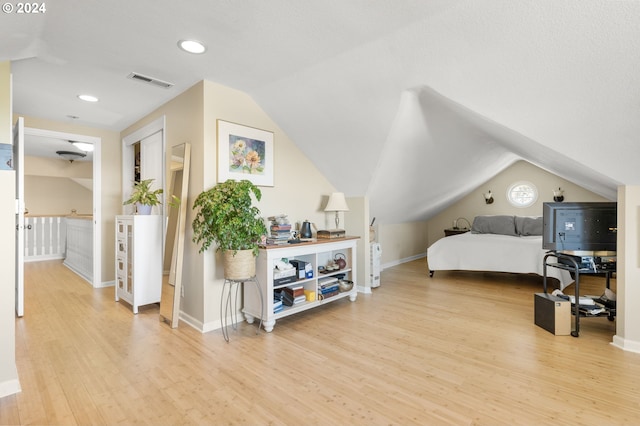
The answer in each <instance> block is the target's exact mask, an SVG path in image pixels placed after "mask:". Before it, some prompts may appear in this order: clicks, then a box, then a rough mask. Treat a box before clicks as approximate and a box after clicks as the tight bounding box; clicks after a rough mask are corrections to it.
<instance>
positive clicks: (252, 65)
mask: <svg viewBox="0 0 640 426" xmlns="http://www.w3.org/2000/svg"><path fill="white" fill-rule="evenodd" d="M639 24H640V2H639V1H635V0H634V1H608V0H580V1H578V0H414V1H408V0H403V1H401V2H390V1H388V0H357V1H356V0H327V1H322V2H320V1H309V0H306V1H297V2H292V1H288V0H270V1H264V0H244V1H241V2H240V1H237V2H231V1H213V2H212V1H208V0H192V1H189V2H176V1H168V0H163V1H154V0H137V1H135V2H134V1H125V0H111V1H108V2H97V1H83V2H77V1H71V0H58V1H56V2H55V3H53V2H51V3H47V11H46V13H45V14H41V15H38V16H36V15H31V16H25V15H22V16H18V15H15V14H2V15H0V36H1V37H2V40H3V43H2V45H0V60H11V61H12V72H13V74H14V86H13V87H14V111H15V112H17V113H21V114H27V115H32V116H37V117H42V118H47V119H53V120H56V121H63V122H64V121H74V122H77V123H79V124H84V125H88V126H94V127H100V128H108V129H114V130H122V129H124V128H126V127H127V126H128V125H129V124H131V123H133V122H135V121H136V120H138V119H140V118H141V117H143V116H144V115H146V114H148V113H149V112H150V111H152V110H153V109H155V108H156V107H158V106H159V105H161V104H163V103H164V102H166V101H168V100H169V99H171V98H173V97H175V96H176V95H177V94H179V93H181V92H182V91H184V90H186V89H187V88H188V87H190V86H192V85H193V84H195V83H196V82H198V81H200V80H203V79H206V80H210V81H215V82H218V83H221V84H224V85H227V86H230V87H233V88H236V89H239V90H242V91H245V92H247V93H248V94H249V95H251V96H252V97H253V98H254V99H255V100H256V101H257V102H258V103H259V104H260V105H261V106H262V108H263V109H264V110H265V111H266V112H267V113H268V114H269V115H270V116H271V117H272V118H273V119H274V120H275V121H276V122H277V123H278V125H279V126H280V127H281V128H282V129H283V130H284V131H285V132H286V133H287V134H288V135H289V136H290V137H291V138H292V140H293V141H294V142H295V143H296V144H297V145H298V146H300V148H301V149H302V150H303V152H304V153H305V154H307V155H308V156H309V157H310V158H311V159H312V161H314V162H315V163H316V165H317V166H318V168H319V169H320V170H321V171H322V172H323V173H324V174H325V175H326V176H327V177H328V178H329V179H330V180H331V181H332V183H333V184H334V185H335V186H336V187H337V189H338V190H340V191H343V192H345V193H346V194H347V195H348V196H359V195H365V194H366V195H368V196H369V197H370V200H371V204H372V214H373V215H374V216H376V217H377V220H378V221H379V222H381V223H385V222H390V221H393V222H402V221H407V220H417V219H425V218H428V217H430V216H431V215H432V214H434V213H435V212H437V211H439V209H442V208H443V207H444V206H446V205H447V204H449V203H450V202H452V201H454V200H456V199H458V198H460V197H461V196H463V195H464V194H466V193H468V192H469V191H472V190H473V189H474V188H476V187H477V186H478V185H481V184H482V183H483V182H484V181H486V180H487V179H489V178H491V177H492V176H493V175H495V174H496V173H497V172H499V171H500V170H502V169H504V168H505V167H507V166H508V165H509V164H511V163H512V162H513V161H516V160H517V159H520V158H523V159H526V160H528V161H530V162H532V163H534V164H536V165H538V166H540V167H542V168H544V169H546V170H548V171H551V172H553V173H556V174H558V175H560V176H562V177H564V178H566V179H568V180H571V181H573V182H575V183H577V184H579V185H582V186H584V187H586V188H588V189H591V190H593V191H595V192H596V193H599V194H601V195H604V196H606V197H609V198H615V189H616V185H618V184H620V183H625V184H640V171H639V168H638V167H637V166H636V162H637V159H638V158H640V144H639V143H638V138H639V137H638V135H640V120H639V119H638V118H639V117H638V115H639V114H638V113H639V112H640V73H638V69H640V67H639V65H640V25H639ZM184 38H195V39H199V40H201V41H203V42H205V43H206V44H207V46H208V51H207V53H206V54H204V55H199V56H192V55H187V54H185V53H183V52H181V51H179V50H178V49H177V47H176V43H177V41H178V40H179V39H184ZM132 71H135V72H139V73H142V74H145V75H149V76H153V77H156V78H159V79H161V80H165V81H170V82H172V83H175V86H174V87H173V88H171V89H167V90H165V89H158V88H155V87H151V86H147V85H144V84H140V83H137V82H134V81H131V80H128V79H126V76H127V75H128V74H129V73H130V72H132ZM80 92H89V93H92V94H95V95H96V96H98V97H100V99H101V101H100V102H99V103H98V104H91V105H87V104H83V103H82V102H80V101H79V100H78V99H76V97H75V96H76V95H77V94H79V93H80ZM68 115H75V116H79V117H80V118H79V119H76V120H72V119H70V118H68V117H67V116H68ZM327 152H334V153H336V155H333V156H330V157H329V156H327V155H326V153H327ZM460 153H465V161H463V162H459V159H460V156H459V154H460ZM452 157H455V158H456V162H451V158H452Z"/></svg>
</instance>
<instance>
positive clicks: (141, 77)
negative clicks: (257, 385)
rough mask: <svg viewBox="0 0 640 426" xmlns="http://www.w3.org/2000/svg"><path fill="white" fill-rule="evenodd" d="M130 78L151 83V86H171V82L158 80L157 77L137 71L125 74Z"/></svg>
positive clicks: (166, 87)
mask: <svg viewBox="0 0 640 426" xmlns="http://www.w3.org/2000/svg"><path fill="white" fill-rule="evenodd" d="M127 78H130V79H131V80H136V81H141V82H143V83H147V84H151V85H153V86H157V87H162V88H163V89H168V88H170V87H173V83H169V82H166V81H162V80H158V79H157V78H153V77H147V76H146V75H142V74H138V73H137V72H132V73H131V74H129V75H128V76H127Z"/></svg>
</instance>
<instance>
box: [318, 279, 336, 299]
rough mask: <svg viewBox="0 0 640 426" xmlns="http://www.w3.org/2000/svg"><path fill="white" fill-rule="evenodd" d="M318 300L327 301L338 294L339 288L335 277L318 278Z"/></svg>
mask: <svg viewBox="0 0 640 426" xmlns="http://www.w3.org/2000/svg"><path fill="white" fill-rule="evenodd" d="M318 291H319V293H320V294H319V299H320V300H323V299H328V298H329V297H332V296H335V295H336V294H338V293H340V286H339V285H338V279H337V278H336V277H327V278H320V279H319V280H318Z"/></svg>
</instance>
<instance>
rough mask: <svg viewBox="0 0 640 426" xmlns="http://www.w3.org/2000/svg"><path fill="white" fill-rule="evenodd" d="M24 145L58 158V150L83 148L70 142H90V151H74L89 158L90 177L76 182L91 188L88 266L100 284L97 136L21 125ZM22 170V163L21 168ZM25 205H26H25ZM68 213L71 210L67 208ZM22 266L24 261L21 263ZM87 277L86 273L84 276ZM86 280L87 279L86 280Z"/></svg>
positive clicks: (93, 283) (29, 153)
mask: <svg viewBox="0 0 640 426" xmlns="http://www.w3.org/2000/svg"><path fill="white" fill-rule="evenodd" d="M24 138H25V140H24V146H25V155H26V156H29V157H30V156H36V157H44V158H45V159H46V158H49V159H51V158H60V157H61V154H59V152H60V151H79V152H80V153H83V151H81V150H79V149H75V150H74V149H73V148H72V143H71V141H73V142H83V143H87V144H91V145H92V146H93V151H92V152H90V153H89V152H84V154H81V155H78V156H77V158H76V159H75V160H69V159H67V161H77V162H80V161H81V160H82V161H85V160H87V157H88V158H89V159H90V161H91V162H92V173H91V176H92V177H91V179H90V181H89V180H88V179H76V182H77V183H78V184H79V185H84V186H87V187H88V188H89V189H90V190H91V191H92V195H91V199H92V206H91V212H90V213H91V215H92V217H91V228H92V231H91V233H92V237H93V238H92V242H91V246H92V249H93V259H92V261H91V266H90V267H89V268H90V270H91V271H92V273H91V280H90V284H91V286H92V287H104V286H105V285H104V284H103V281H102V213H101V211H102V209H101V204H102V203H101V188H102V184H101V175H102V173H101V153H102V149H101V138H99V137H94V136H86V135H79V134H73V133H65V132H57V131H53V130H46V129H36V128H30V127H25V129H24ZM22 170H24V167H23V168H22ZM28 207H29V206H28V205H27V206H26V208H27V209H28ZM68 213H70V214H71V213H72V212H71V211H69V212H68ZM22 267H23V268H24V265H22ZM84 278H85V279H87V277H84ZM87 281H89V280H87Z"/></svg>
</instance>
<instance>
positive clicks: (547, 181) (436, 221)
mask: <svg viewBox="0 0 640 426" xmlns="http://www.w3.org/2000/svg"><path fill="white" fill-rule="evenodd" d="M521 180H525V181H529V182H531V183H533V184H534V185H535V186H536V187H537V188H538V200H537V201H536V202H535V203H534V204H533V205H532V206H530V207H527V208H518V207H514V206H512V205H511V204H509V202H508V201H507V196H506V193H507V189H508V188H509V186H511V185H512V184H513V183H515V182H517V181H521ZM558 188H562V189H563V190H564V201H565V202H569V201H610V200H606V199H605V198H603V197H601V196H599V195H597V194H594V193H592V192H590V191H587V190H586V189H584V188H582V187H580V186H578V185H576V184H573V183H571V182H569V181H567V180H565V179H562V178H560V177H558V176H556V175H554V174H552V173H549V172H547V171H545V170H542V169H540V168H538V167H536V166H534V165H532V164H531V163H528V162H526V161H518V162H517V163H515V164H513V165H512V166H511V167H509V168H507V169H506V170H504V171H503V172H502V173H500V174H498V175H496V176H495V177H493V178H492V179H490V180H489V181H487V182H485V183H483V184H481V185H480V186H479V187H478V189H477V190H475V191H473V192H472V193H471V194H469V195H467V196H466V197H464V198H463V199H461V200H460V201H458V202H457V203H455V204H453V205H452V206H451V207H449V208H447V209H445V210H444V211H442V212H440V213H439V214H438V215H436V216H435V217H433V218H432V219H431V220H429V222H428V225H427V227H428V237H429V244H433V243H434V242H435V241H437V240H438V239H440V238H442V237H444V229H446V228H451V227H452V225H453V221H454V220H455V219H457V218H459V217H464V218H466V219H467V220H469V222H472V223H473V218H474V217H476V216H478V215H493V214H512V215H518V216H542V204H543V203H544V202H549V201H553V190H557V189H558ZM488 190H491V192H492V193H493V198H494V202H493V204H486V203H485V200H484V197H483V196H482V194H483V193H484V192H487V191H488ZM460 223H461V224H462V223H464V222H462V221H460Z"/></svg>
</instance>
